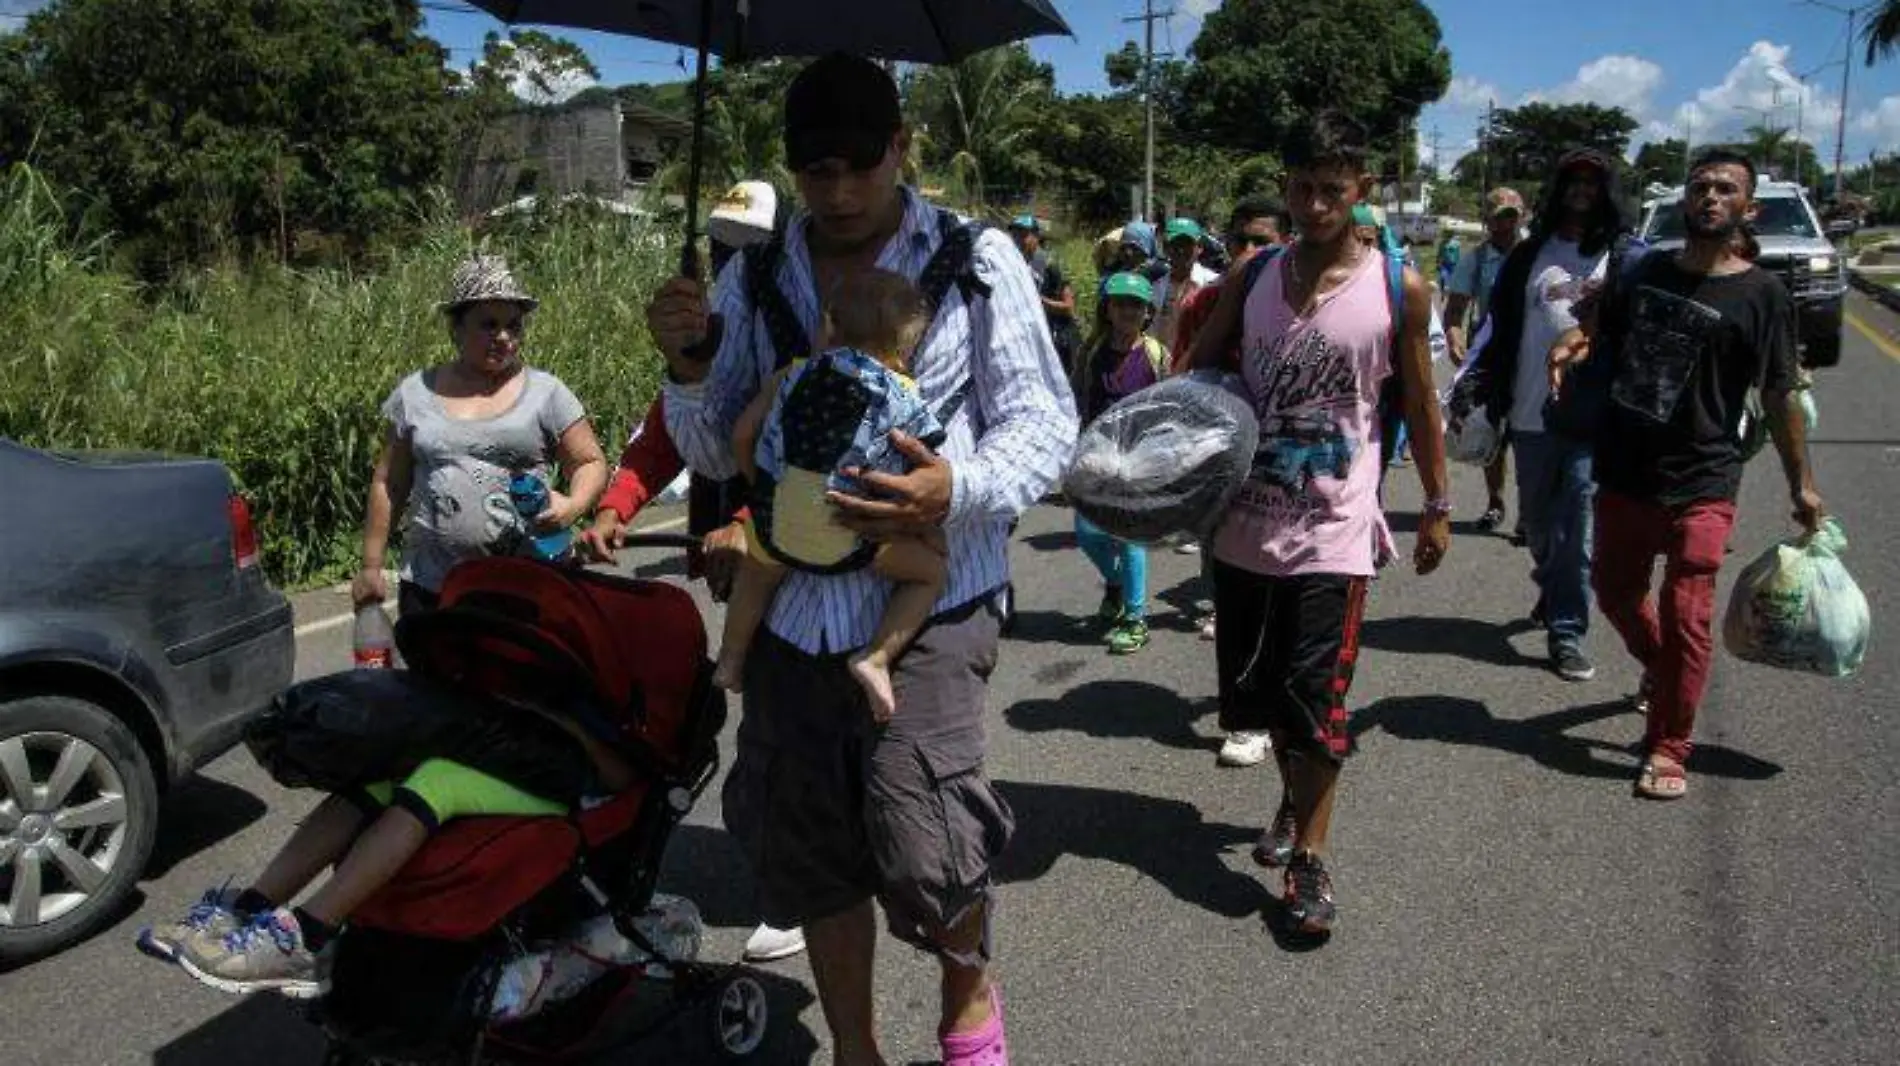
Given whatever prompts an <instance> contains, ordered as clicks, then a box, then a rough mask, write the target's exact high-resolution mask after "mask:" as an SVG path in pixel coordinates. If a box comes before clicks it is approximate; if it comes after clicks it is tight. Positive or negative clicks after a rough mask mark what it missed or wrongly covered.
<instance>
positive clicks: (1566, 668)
mask: <svg viewBox="0 0 1900 1066" xmlns="http://www.w3.org/2000/svg"><path fill="white" fill-rule="evenodd" d="M1550 665H1551V667H1552V668H1553V669H1555V670H1556V671H1557V676H1558V677H1561V678H1563V679H1564V680H1565V681H1588V680H1590V679H1591V678H1593V677H1595V676H1597V668H1596V664H1595V663H1593V662H1591V661H1590V657H1589V656H1587V655H1585V654H1584V653H1583V649H1582V648H1577V647H1571V646H1569V645H1565V646H1564V647H1561V648H1558V649H1557V650H1555V651H1553V652H1551V653H1550Z"/></svg>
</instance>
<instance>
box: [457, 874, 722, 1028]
mask: <svg viewBox="0 0 1900 1066" xmlns="http://www.w3.org/2000/svg"><path fill="white" fill-rule="evenodd" d="M633 926H634V928H635V929H636V930H638V931H639V933H640V935H641V936H643V937H645V938H646V941H647V943H649V944H651V945H652V946H653V948H654V949H655V950H656V951H658V952H659V953H660V957H658V958H655V957H654V956H653V955H651V954H649V953H648V952H647V951H646V949H645V948H643V947H641V946H640V945H638V944H636V943H634V942H633V941H632V940H629V939H628V938H627V937H625V936H623V935H622V934H621V932H620V929H619V928H618V927H617V926H615V925H614V920H613V918H612V917H611V916H609V915H605V914H603V915H600V916H598V917H595V918H590V919H588V920H587V921H585V922H582V923H581V924H580V925H578V926H576V927H574V928H573V929H572V930H570V931H569V932H568V934H567V935H566V936H563V937H561V938H559V939H558V940H555V941H552V942H550V943H546V944H541V945H538V946H537V947H536V948H535V950H532V951H528V952H526V953H524V954H521V955H519V956H516V957H515V958H514V959H512V960H510V961H509V962H508V963H507V964H506V965H504V966H503V967H502V971H501V974H500V975H499V976H498V977H497V979H496V981H495V993H494V996H493V998H491V999H490V1000H489V1005H488V1016H489V1017H490V1018H493V1019H495V1020H496V1021H504V1022H508V1021H518V1020H520V1019H522V1018H529V1017H533V1016H534V1015H536V1014H539V1013H541V1012H542V1011H543V1010H546V1009H547V1008H548V1007H549V1006H550V1005H552V1004H555V1003H559V1002H562V1001H563V1000H568V999H572V998H574V997H575V996H577V995H579V994H580V993H581V992H582V991H583V990H584V989H586V988H587V986H588V985H590V984H593V983H594V981H595V980H597V979H599V978H600V977H601V976H602V975H603V974H606V973H607V972H608V971H609V970H612V969H615V968H617V967H626V966H641V965H645V964H647V963H654V962H658V963H675V962H692V961H693V960H695V959H697V958H698V957H699V942H700V937H701V936H702V935H703V933H704V931H705V927H704V923H703V922H702V921H701V920H700V917H699V908H698V907H695V906H693V902H692V901H691V900H689V899H684V898H681V897H679V896H669V895H667V894H665V893H664V892H656V893H654V894H653V901H652V902H651V903H649V904H648V905H647V909H646V912H645V913H644V914H642V915H640V916H639V917H638V918H635V919H634V920H633Z"/></svg>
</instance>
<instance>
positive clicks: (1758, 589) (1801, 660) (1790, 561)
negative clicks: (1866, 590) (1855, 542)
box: [1722, 518, 1873, 677]
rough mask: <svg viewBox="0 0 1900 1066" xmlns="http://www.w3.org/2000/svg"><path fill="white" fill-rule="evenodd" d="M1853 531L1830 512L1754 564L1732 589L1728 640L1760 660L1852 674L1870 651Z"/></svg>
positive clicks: (1734, 651) (1739, 652) (1734, 650)
mask: <svg viewBox="0 0 1900 1066" xmlns="http://www.w3.org/2000/svg"><path fill="white" fill-rule="evenodd" d="M1845 550H1847V534H1846V533H1845V532H1843V531H1842V529H1841V525H1840V523H1839V522H1837V521H1835V520H1834V519H1832V518H1830V519H1828V520H1827V521H1825V522H1824V523H1822V526H1821V529H1820V530H1819V531H1818V532H1816V533H1813V534H1811V535H1806V536H1801V537H1795V538H1791V539H1789V540H1785V541H1782V542H1781V543H1779V544H1777V545H1775V546H1774V547H1773V548H1770V549H1769V550H1768V551H1766V552H1764V553H1763V554H1762V555H1761V557H1760V558H1757V559H1756V560H1755V561H1754V562H1752V563H1750V564H1748V568H1747V569H1746V570H1743V571H1742V575H1741V577H1740V579H1738V580H1737V581H1736V582H1735V589H1734V591H1733V592H1731V593H1730V594H1729V601H1728V614H1727V615H1726V616H1725V617H1724V618H1723V620H1722V643H1723V644H1724V645H1725V646H1726V647H1727V648H1728V650H1729V654H1731V655H1734V656H1735V657H1736V658H1738V659H1745V660H1747V661H1748V662H1752V663H1761V664H1763V665H1765V666H1773V667H1778V668H1780V669H1783V670H1802V671H1806V672H1808V673H1814V674H1821V675H1823V676H1826V677H1845V676H1847V675H1849V674H1852V673H1854V672H1855V671H1856V670H1859V669H1860V664H1861V661H1862V660H1863V659H1865V658H1866V656H1867V639H1868V636H1869V634H1870V632H1871V630H1872V628H1873V619H1872V616H1871V615H1870V613H1869V611H1868V609H1867V597H1866V596H1865V595H1863V594H1862V593H1861V591H1860V586H1858V585H1856V584H1854V579H1853V578H1852V577H1850V576H1849V575H1848V573H1847V567H1846V566H1844V565H1842V563H1841V560H1840V555H1841V553H1842V552H1843V551H1845Z"/></svg>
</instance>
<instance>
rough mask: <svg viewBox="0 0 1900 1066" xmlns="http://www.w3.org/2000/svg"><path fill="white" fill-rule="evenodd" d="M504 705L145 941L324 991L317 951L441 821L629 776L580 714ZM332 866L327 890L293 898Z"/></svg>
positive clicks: (230, 984) (604, 790)
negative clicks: (246, 879)
mask: <svg viewBox="0 0 1900 1066" xmlns="http://www.w3.org/2000/svg"><path fill="white" fill-rule="evenodd" d="M508 702H509V703H510V705H511V706H512V707H513V708H514V709H515V710H516V711H518V712H519V713H518V714H515V715H505V716H501V715H492V714H491V715H486V716H483V717H481V718H479V719H471V721H470V723H469V727H468V729H466V730H464V731H462V732H461V733H460V734H459V735H458V736H457V738H456V740H455V743H454V745H453V748H454V750H455V751H456V752H457V753H458V754H459V755H461V756H462V760H460V761H458V760H456V759H449V758H426V759H423V760H421V761H420V762H419V763H418V764H417V765H416V767H415V769H414V770H413V772H411V773H409V774H408V775H407V776H406V777H404V778H403V780H401V781H400V782H377V783H373V784H370V785H367V786H364V787H362V788H360V789H357V790H355V791H354V792H352V793H349V794H337V795H331V796H328V797H326V798H325V799H324V800H323V801H322V802H321V803H319V804H318V805H317V807H316V809H315V810H314V811H312V812H311V814H310V815H309V817H307V818H305V819H304V821H303V824H301V825H300V826H298V828H297V830H296V832H294V833H293V834H291V837H290V839H289V840H288V841H286V842H285V843H284V846H283V847H282V848H281V849H280V850H279V851H278V852H277V854H276V856H275V857H274V858H272V859H271V861H270V862H269V863H268V864H267V865H266V866H265V868H264V871H263V873H261V874H259V875H258V877H257V879H256V880H255V881H253V882H251V884H250V885H249V886H248V887H245V888H243V889H241V890H239V889H233V888H231V887H230V886H228V885H227V886H226V887H223V888H213V889H209V890H207V891H206V892H205V894H204V896H203V898H201V899H200V900H199V902H198V903H197V904H195V905H194V906H193V907H192V908H191V910H190V911H189V912H188V913H187V914H186V915H185V916H184V917H183V918H181V919H179V920H178V921H175V922H172V923H170V924H169V925H165V926H161V927H157V928H152V929H146V930H144V931H143V932H142V933H141V934H140V936H139V941H138V944H139V947H140V949H141V950H143V951H145V952H146V953H147V954H149V955H153V956H155V957H157V958H160V959H164V960H166V961H171V962H176V963H177V964H178V965H179V967H180V968H181V969H183V970H184V971H185V972H186V973H188V974H190V975H191V976H193V977H195V978H197V979H198V980H199V981H202V982H203V983H205V984H207V985H210V986H211V987H213V988H216V989H219V990H221V991H225V992H233V993H248V992H254V991H259V990H263V989H274V990H276V991H278V992H281V993H283V994H284V995H287V996H290V997H292V998H299V999H308V998H313V997H316V996H319V995H322V994H323V992H324V991H325V990H326V989H325V987H324V975H323V973H322V969H323V968H322V966H321V964H320V959H321V958H322V956H323V952H324V950H325V949H326V948H327V947H328V946H329V944H330V941H331V940H332V939H333V938H334V937H335V936H336V934H337V931H338V930H339V929H340V928H341V927H342V926H343V924H344V922H345V921H346V920H347V919H348V918H349V917H350V915H351V914H352V913H354V912H355V910H356V909H357V907H358V906H359V905H361V904H362V903H363V901H365V900H367V899H369V898H370V897H371V896H372V895H374V894H375V893H376V891H377V890H378V889H380V888H381V887H383V886H384V885H385V884H387V883H388V882H389V881H390V879H391V878H393V877H395V876H396V874H397V872H398V871H400V870H401V869H402V868H403V866H404V865H405V864H406V863H408V862H409V860H410V859H411V858H413V857H414V856H415V854H416V853H417V852H418V851H419V850H421V848H422V846H423V845H424V844H425V843H427V842H428V840H429V839H430V837H431V836H432V835H433V834H434V833H436V832H437V831H438V830H439V829H440V828H441V827H442V825H444V824H445V823H447V822H449V821H450V820H452V819H457V818H466V817H474V816H483V815H486V816H520V817H543V816H552V817H565V816H567V815H568V814H569V812H570V811H571V810H572V809H573V808H574V806H575V804H576V803H586V802H589V801H590V800H591V799H593V798H597V797H604V796H609V795H612V794H614V793H617V792H620V791H622V790H624V789H626V788H627V787H628V786H629V785H631V784H632V783H633V781H634V774H633V771H632V769H631V768H630V767H629V766H628V765H627V762H626V760H625V759H624V758H622V757H621V756H620V755H619V754H618V753H616V752H615V751H613V750H612V749H610V748H609V747H608V746H607V745H606V744H603V743H602V742H601V741H600V740H599V739H597V738H595V737H594V736H591V735H590V734H589V733H588V732H587V731H586V730H584V729H582V728H580V726H579V725H577V724H576V723H575V722H573V721H571V720H569V719H567V718H565V717H563V716H561V715H559V714H557V713H554V712H552V711H550V710H548V709H545V708H542V707H538V706H535V705H533V704H531V703H524V702H516V701H512V700H511V701H508ZM469 762H479V763H480V764H481V765H482V766H484V767H490V768H493V769H495V770H497V771H498V772H497V773H491V772H485V771H484V770H480V769H476V768H474V767H473V766H470V765H468V763H469ZM556 797H558V798H556ZM332 866H334V868H335V869H334V872H333V873H332V874H331V876H330V878H329V879H328V880H327V881H326V882H325V883H324V884H323V885H322V887H320V888H319V889H317V891H316V892H315V893H313V894H312V895H311V896H310V898H309V899H308V900H306V901H304V902H303V903H302V904H301V905H299V906H294V907H293V906H291V905H290V904H291V902H292V901H293V900H295V899H296V898H297V897H298V896H299V895H301V894H302V893H303V892H304V890H305V889H306V888H308V887H309V886H310V885H311V883H312V882H314V881H315V880H316V878H317V876H318V875H319V874H320V873H322V872H323V871H324V870H325V869H328V868H330V867H332Z"/></svg>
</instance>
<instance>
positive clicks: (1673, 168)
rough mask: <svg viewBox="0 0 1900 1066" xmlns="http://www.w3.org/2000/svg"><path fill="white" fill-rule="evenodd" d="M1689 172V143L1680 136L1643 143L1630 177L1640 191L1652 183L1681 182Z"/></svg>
mask: <svg viewBox="0 0 1900 1066" xmlns="http://www.w3.org/2000/svg"><path fill="white" fill-rule="evenodd" d="M1688 173H1689V145H1688V143H1687V142H1685V141H1683V140H1682V139H1681V138H1678V137H1672V138H1669V139H1668V140H1663V141H1650V142H1649V143H1647V144H1645V145H1643V146H1642V148H1640V149H1638V150H1637V152H1636V162H1635V163H1633V164H1631V165H1630V179H1631V181H1632V183H1633V184H1634V185H1635V186H1636V188H1637V191H1638V192H1640V191H1641V190H1642V189H1643V188H1644V187H1646V186H1648V185H1650V184H1651V183H1657V184H1662V185H1677V184H1680V183H1681V182H1682V179H1683V178H1684V177H1686V176H1687V175H1688Z"/></svg>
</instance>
